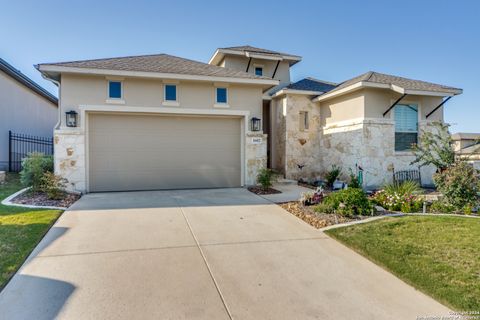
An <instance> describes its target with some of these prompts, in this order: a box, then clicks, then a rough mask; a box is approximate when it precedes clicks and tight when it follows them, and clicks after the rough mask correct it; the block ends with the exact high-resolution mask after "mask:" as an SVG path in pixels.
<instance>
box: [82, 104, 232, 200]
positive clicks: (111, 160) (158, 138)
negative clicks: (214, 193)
mask: <svg viewBox="0 0 480 320" xmlns="http://www.w3.org/2000/svg"><path fill="white" fill-rule="evenodd" d="M88 127H89V129H88V131H89V138H88V144H89V147H88V149H89V189H90V191H91V192H95V191H127V190H157V189H188V188H224V187H239V186H240V185H241V178H240V176H241V161H240V145H241V140H240V133H241V122H240V119H238V118H226V117H225V118H224V117H193V116H192V117H187V116H159V115H121V114H113V115H112V114H95V113H94V114H90V115H89V124H88Z"/></svg>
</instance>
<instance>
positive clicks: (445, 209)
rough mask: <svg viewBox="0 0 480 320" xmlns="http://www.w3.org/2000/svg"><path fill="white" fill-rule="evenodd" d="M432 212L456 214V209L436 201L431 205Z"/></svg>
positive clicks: (443, 202)
mask: <svg viewBox="0 0 480 320" xmlns="http://www.w3.org/2000/svg"><path fill="white" fill-rule="evenodd" d="M429 211H430V212H432V213H453V212H455V207H454V206H452V205H450V204H448V203H446V202H445V201H443V200H439V201H434V202H433V203H432V204H431V205H430V210H429Z"/></svg>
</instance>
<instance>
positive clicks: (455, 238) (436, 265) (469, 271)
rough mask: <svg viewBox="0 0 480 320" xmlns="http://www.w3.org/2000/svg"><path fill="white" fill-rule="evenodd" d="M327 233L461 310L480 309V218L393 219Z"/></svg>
mask: <svg viewBox="0 0 480 320" xmlns="http://www.w3.org/2000/svg"><path fill="white" fill-rule="evenodd" d="M327 233H328V234H329V235H330V236H332V237H334V238H336V239H338V240H339V241H341V242H342V243H344V244H346V245H347V246H349V247H351V248H352V249H354V250H356V251H357V252H359V253H360V254H362V255H364V256H365V257H367V258H369V259H370V260H372V261H373V262H375V263H377V264H378V265H380V266H382V267H384V268H385V269H387V270H389V271H390V272H392V273H393V274H395V275H396V276H398V277H399V278H400V279H402V280H404V281H405V282H407V283H409V284H410V285H412V286H413V287H415V288H417V289H419V290H421V291H423V292H424V293H426V294H428V295H430V296H431V297H433V298H435V299H436V300H438V301H440V302H441V303H443V304H445V305H447V306H449V307H451V308H452V309H455V310H457V311H467V310H468V311H480V219H474V218H463V217H454V216H425V217H420V216H407V217H392V218H385V219H381V220H378V221H374V222H370V223H365V224H358V225H354V226H350V227H343V228H338V229H331V230H328V231H327Z"/></svg>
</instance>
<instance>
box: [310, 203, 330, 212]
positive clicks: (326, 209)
mask: <svg viewBox="0 0 480 320" xmlns="http://www.w3.org/2000/svg"><path fill="white" fill-rule="evenodd" d="M313 210H314V211H315V212H316V213H334V212H335V208H333V206H332V205H329V204H326V203H319V204H317V205H316V206H315V207H314V208H313Z"/></svg>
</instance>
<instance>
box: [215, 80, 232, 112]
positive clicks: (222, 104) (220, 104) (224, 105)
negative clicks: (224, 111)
mask: <svg viewBox="0 0 480 320" xmlns="http://www.w3.org/2000/svg"><path fill="white" fill-rule="evenodd" d="M218 89H225V90H226V91H227V102H218V101H217V94H218V92H217V90H218ZM228 91H229V90H228V86H223V85H222V86H215V103H214V105H213V107H214V108H230V105H229V104H228V101H229V100H230V99H229V97H228V94H229V93H228Z"/></svg>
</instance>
